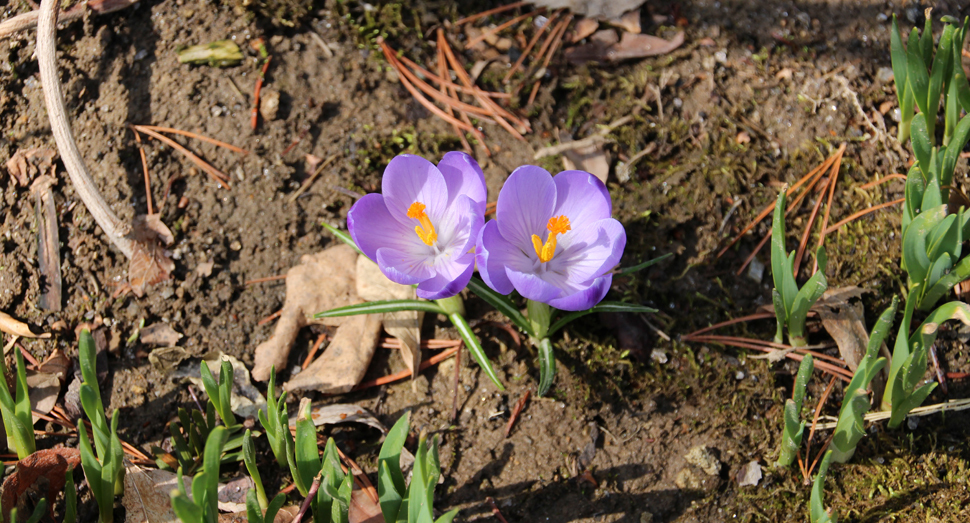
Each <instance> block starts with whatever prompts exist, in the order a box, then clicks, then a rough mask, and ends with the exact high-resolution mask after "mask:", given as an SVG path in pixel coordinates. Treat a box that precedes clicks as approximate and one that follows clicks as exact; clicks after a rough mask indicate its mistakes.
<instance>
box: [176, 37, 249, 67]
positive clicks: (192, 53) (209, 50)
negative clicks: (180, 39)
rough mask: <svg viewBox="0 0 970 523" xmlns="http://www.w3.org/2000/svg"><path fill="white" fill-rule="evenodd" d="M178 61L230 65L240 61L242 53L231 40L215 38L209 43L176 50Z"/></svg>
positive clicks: (193, 63)
mask: <svg viewBox="0 0 970 523" xmlns="http://www.w3.org/2000/svg"><path fill="white" fill-rule="evenodd" d="M176 54H178V57H179V62H180V63H183V64H192V65H208V66H210V67H232V66H236V65H239V64H240V63H242V60H243V54H242V50H241V49H239V46H238V45H236V43H235V42H233V41H232V40H216V41H215V42H212V43H210V44H199V45H192V46H189V47H186V48H184V49H182V50H180V51H177V53H176Z"/></svg>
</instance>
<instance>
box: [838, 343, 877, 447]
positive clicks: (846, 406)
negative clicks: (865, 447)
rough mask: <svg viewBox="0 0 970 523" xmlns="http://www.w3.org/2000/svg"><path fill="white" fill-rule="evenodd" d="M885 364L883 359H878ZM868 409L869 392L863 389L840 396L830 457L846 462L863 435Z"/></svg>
mask: <svg viewBox="0 0 970 523" xmlns="http://www.w3.org/2000/svg"><path fill="white" fill-rule="evenodd" d="M880 361H882V362H883V364H884V365H885V360H882V359H881V360H880ZM868 411H869V394H868V392H866V390H865V389H855V390H853V391H852V393H851V394H849V393H846V395H845V396H844V397H843V398H842V410H841V412H840V413H839V421H838V423H837V424H836V427H835V433H834V435H833V437H832V445H831V447H830V448H831V450H832V452H833V454H832V459H833V460H835V462H836V463H846V462H848V461H849V460H850V459H852V455H853V454H855V449H856V446H857V445H858V444H859V440H860V439H862V436H864V435H865V425H864V420H865V414H866V412H868Z"/></svg>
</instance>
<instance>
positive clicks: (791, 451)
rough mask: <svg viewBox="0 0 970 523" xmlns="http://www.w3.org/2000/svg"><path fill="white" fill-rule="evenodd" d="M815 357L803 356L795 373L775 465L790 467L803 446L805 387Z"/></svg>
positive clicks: (810, 374)
mask: <svg viewBox="0 0 970 523" xmlns="http://www.w3.org/2000/svg"><path fill="white" fill-rule="evenodd" d="M813 368H814V359H813V358H812V355H811V354H807V355H805V357H804V358H802V362H801V364H799V365H798V374H796V375H795V386H794V387H793V389H792V397H791V398H789V399H788V400H786V401H785V428H784V432H783V433H782V436H781V450H780V451H779V453H778V461H776V462H775V466H776V467H779V468H784V467H789V466H791V464H792V462H794V461H795V456H796V454H797V453H798V449H800V448H801V447H802V437H803V436H804V434H805V421H804V420H802V419H801V413H802V402H803V401H804V400H805V388H806V386H807V385H808V380H809V379H810V378H811V377H812V370H813Z"/></svg>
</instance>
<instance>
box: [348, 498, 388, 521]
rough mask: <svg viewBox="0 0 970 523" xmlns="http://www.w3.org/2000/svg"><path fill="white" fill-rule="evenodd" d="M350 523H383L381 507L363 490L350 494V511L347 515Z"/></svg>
mask: <svg viewBox="0 0 970 523" xmlns="http://www.w3.org/2000/svg"><path fill="white" fill-rule="evenodd" d="M347 519H348V520H349V521H350V523H383V521H384V513H383V512H381V507H380V505H378V504H377V503H374V500H373V499H371V497H370V496H369V495H368V494H367V492H364V491H363V490H354V491H352V492H351V493H350V511H349V512H348V514H347Z"/></svg>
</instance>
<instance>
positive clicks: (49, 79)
mask: <svg viewBox="0 0 970 523" xmlns="http://www.w3.org/2000/svg"><path fill="white" fill-rule="evenodd" d="M57 8H58V2H57V0H41V4H40V9H39V11H40V14H39V18H38V20H37V62H38V64H39V65H40V82H41V85H42V86H43V88H44V101H45V102H46V105H47V114H48V116H49V118H50V124H51V132H52V133H53V134H54V141H55V142H56V143H57V149H58V151H59V152H60V155H61V159H62V160H63V161H64V167H65V168H66V169H67V173H68V175H69V176H70V177H71V183H72V184H74V190H75V191H77V194H78V197H80V198H81V201H82V202H84V206H85V207H87V208H88V211H89V212H90V213H91V215H92V216H93V217H94V221H95V222H97V224H98V225H99V226H100V227H101V230H102V231H104V233H105V235H107V236H108V239H109V240H111V243H113V244H114V245H115V247H117V248H118V250H120V251H121V252H122V253H123V254H124V255H125V257H127V258H128V259H129V260H130V259H131V257H132V255H133V254H134V242H133V241H132V240H131V239H130V238H128V237H127V236H128V234H129V233H130V232H131V226H129V225H128V224H127V223H125V222H123V221H121V219H119V218H118V217H117V216H116V215H115V213H114V212H112V210H111V208H110V207H108V204H107V202H105V201H104V198H102V197H101V193H100V192H99V191H98V187H97V186H96V185H95V184H94V180H92V179H91V175H90V174H89V173H88V170H87V167H85V165H84V159H83V158H82V157H81V152H80V151H78V148H77V144H76V143H75V142H74V135H73V133H72V132H71V124H70V122H68V120H67V110H66V109H65V108H64V96H63V94H62V91H61V82H60V80H59V79H58V77H57V50H56V39H57Z"/></svg>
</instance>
